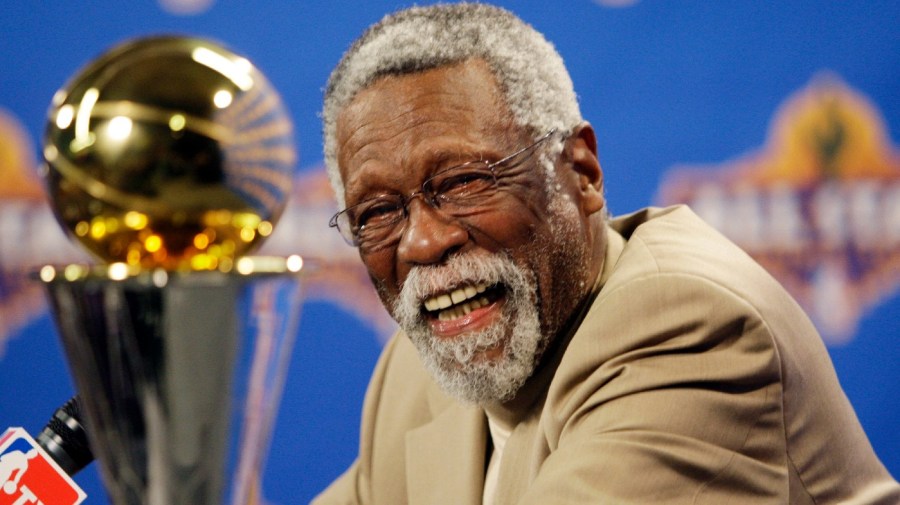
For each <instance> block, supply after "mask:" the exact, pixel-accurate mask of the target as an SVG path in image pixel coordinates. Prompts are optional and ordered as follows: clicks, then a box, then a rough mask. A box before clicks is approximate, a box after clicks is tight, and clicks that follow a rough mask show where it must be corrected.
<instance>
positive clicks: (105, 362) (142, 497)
mask: <svg viewBox="0 0 900 505" xmlns="http://www.w3.org/2000/svg"><path fill="white" fill-rule="evenodd" d="M76 277H77V276H76ZM45 284H46V286H47V288H48V291H49V293H50V298H51V301H52V305H53V309H54V316H55V318H56V321H57V324H58V327H59V330H60V334H61V337H62V341H63V347H64V349H65V352H66V354H67V357H68V361H69V366H70V368H71V371H72V373H73V376H74V378H75V385H76V387H77V389H78V393H79V395H80V396H81V398H82V402H83V407H84V410H85V413H86V416H87V419H86V421H87V428H88V431H89V438H90V442H91V448H92V450H93V451H94V454H95V455H96V456H97V459H98V460H99V461H100V465H101V471H102V475H103V479H104V483H105V485H106V488H107V491H108V492H109V495H110V499H111V500H112V502H113V503H115V504H116V505H173V504H192V505H219V504H224V503H229V504H234V505H239V504H240V505H243V504H247V503H254V502H257V501H259V498H260V484H261V476H262V471H263V467H264V463H265V456H266V454H267V453H268V447H269V439H270V434H271V428H272V424H273V421H274V417H275V413H276V410H277V405H278V403H279V402H280V396H281V390H282V385H283V381H284V376H285V373H286V370H287V365H288V361H289V357H290V353H291V348H292V344H293V340H294V336H295V334H296V326H297V320H298V315H299V308H300V303H301V291H300V288H301V282H300V277H299V276H298V274H296V273H282V274H274V273H252V274H248V275H242V274H237V273H223V272H192V273H190V274H177V273H175V274H166V273H165V272H162V271H155V272H145V273H140V274H137V275H132V276H128V277H127V278H125V279H122V280H113V279H111V278H109V276H108V275H104V274H98V273H96V272H95V273H92V274H89V275H84V276H80V277H77V278H73V279H66V278H65V277H64V276H54V277H53V278H52V279H45Z"/></svg>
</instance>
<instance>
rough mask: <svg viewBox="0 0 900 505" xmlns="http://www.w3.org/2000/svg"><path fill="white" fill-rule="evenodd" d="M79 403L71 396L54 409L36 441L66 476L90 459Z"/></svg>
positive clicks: (75, 397)
mask: <svg viewBox="0 0 900 505" xmlns="http://www.w3.org/2000/svg"><path fill="white" fill-rule="evenodd" d="M81 420H82V415H81V405H80V404H79V400H78V397H77V396H73V397H72V398H71V399H70V400H69V401H68V402H66V403H65V404H64V405H63V406H62V407H60V408H58V409H56V412H54V413H53V417H51V418H50V421H49V422H48V423H47V426H45V427H44V429H43V430H41V433H40V434H39V435H38V436H37V439H36V440H37V443H38V444H39V445H40V446H41V447H42V448H43V449H44V450H45V451H46V452H47V454H49V455H50V457H51V458H53V460H54V461H56V463H57V464H58V465H59V466H60V467H62V469H63V470H65V471H66V473H68V474H69V475H75V474H76V473H78V472H79V471H80V470H81V469H82V468H84V467H85V466H87V465H88V463H90V462H91V461H93V460H94V454H93V453H92V452H91V447H90V443H89V442H88V437H87V432H86V431H85V429H84V426H83V425H82V421H81Z"/></svg>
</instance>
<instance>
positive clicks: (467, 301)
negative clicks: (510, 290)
mask: <svg viewBox="0 0 900 505" xmlns="http://www.w3.org/2000/svg"><path fill="white" fill-rule="evenodd" d="M502 293H503V288H502V287H501V286H500V285H499V284H496V285H493V286H490V285H487V284H485V283H478V284H468V285H464V286H460V287H457V288H455V289H453V290H450V291H445V292H443V293H437V294H434V295H432V296H430V297H428V298H426V299H425V301H424V302H423V304H422V305H423V307H424V310H425V314H426V316H428V317H430V318H433V319H437V320H439V321H449V320H451V319H457V318H460V317H463V316H467V315H469V314H470V313H472V311H474V310H477V309H480V308H481V307H485V306H487V305H490V304H491V303H493V302H495V301H496V300H497V299H498V298H500V296H501V295H502Z"/></svg>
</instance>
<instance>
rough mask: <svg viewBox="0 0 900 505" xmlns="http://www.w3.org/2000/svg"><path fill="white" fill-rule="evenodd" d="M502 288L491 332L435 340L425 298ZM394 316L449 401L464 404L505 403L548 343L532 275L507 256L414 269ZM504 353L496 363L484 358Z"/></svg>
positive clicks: (465, 258) (455, 259)
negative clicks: (456, 290) (481, 286)
mask: <svg viewBox="0 0 900 505" xmlns="http://www.w3.org/2000/svg"><path fill="white" fill-rule="evenodd" d="M477 283H485V284H487V285H489V286H490V285H495V284H502V285H503V286H504V287H505V289H506V291H505V296H506V303H505V304H504V305H503V307H502V309H501V310H502V312H501V317H500V319H499V320H498V321H495V322H494V323H493V324H491V325H490V326H488V327H487V328H483V329H481V330H479V331H474V332H470V333H466V334H463V335H459V336H457V337H454V338H447V339H442V338H438V337H436V336H435V335H434V334H433V333H432V332H431V329H430V328H429V325H428V322H427V320H426V319H425V317H423V315H422V313H421V307H422V301H423V300H424V299H425V297H427V296H430V295H433V294H435V293H436V292H439V291H446V290H447V288H450V287H456V286H459V285H462V284H472V285H474V284H477ZM393 316H394V318H395V319H396V320H397V322H398V323H399V324H400V327H401V328H403V329H404V331H406V334H407V335H408V336H409V338H410V340H412V342H413V344H414V345H415V346H416V348H417V349H418V352H419V356H420V357H421V359H422V361H423V363H424V364H425V368H426V369H427V370H428V371H429V372H430V373H431V375H432V377H433V378H434V380H435V381H436V382H437V384H438V385H439V386H440V387H441V388H442V389H443V390H444V391H445V392H446V393H447V394H449V395H451V396H453V397H455V398H457V399H459V400H462V401H464V402H469V403H476V404H481V405H484V404H487V403H493V402H498V401H499V402H503V401H507V400H509V399H511V398H512V397H513V396H515V394H516V392H517V391H518V390H519V389H520V388H521V387H522V385H523V384H525V381H526V380H527V379H528V378H529V377H530V376H531V374H532V373H533V372H534V369H535V367H536V366H537V362H538V359H539V357H540V356H541V354H543V351H544V349H545V348H546V347H547V344H548V342H549V338H548V337H545V336H543V335H542V333H541V325H540V317H539V315H538V309H537V287H536V281H535V279H534V275H533V274H531V273H530V272H528V271H526V270H524V269H522V268H520V267H519V266H518V265H516V264H515V263H514V262H513V261H512V259H510V258H509V257H508V256H506V255H503V254H496V255H491V256H482V255H472V254H469V255H457V256H453V257H452V258H451V259H450V260H449V261H448V262H447V263H445V264H442V265H437V266H419V267H414V268H413V269H412V270H411V271H410V272H409V275H408V276H407V278H406V281H405V282H404V284H403V289H402V290H401V292H400V296H399V297H398V298H397V300H396V302H395V303H394V307H393ZM498 347H499V348H502V350H503V352H502V354H501V355H500V356H499V357H498V358H496V359H487V357H486V356H484V355H483V353H484V352H485V351H487V350H489V349H494V348H498Z"/></svg>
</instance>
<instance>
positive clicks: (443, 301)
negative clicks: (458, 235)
mask: <svg viewBox="0 0 900 505" xmlns="http://www.w3.org/2000/svg"><path fill="white" fill-rule="evenodd" d="M437 305H438V308H439V309H446V308H447V307H449V306H451V305H453V300H452V299H451V298H450V295H441V296H439V297H437Z"/></svg>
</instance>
